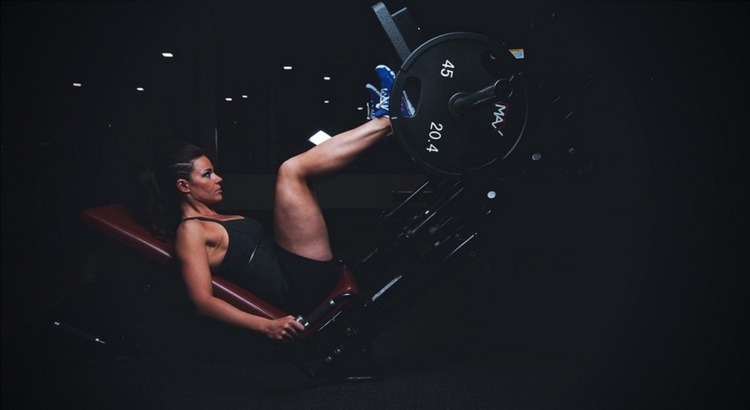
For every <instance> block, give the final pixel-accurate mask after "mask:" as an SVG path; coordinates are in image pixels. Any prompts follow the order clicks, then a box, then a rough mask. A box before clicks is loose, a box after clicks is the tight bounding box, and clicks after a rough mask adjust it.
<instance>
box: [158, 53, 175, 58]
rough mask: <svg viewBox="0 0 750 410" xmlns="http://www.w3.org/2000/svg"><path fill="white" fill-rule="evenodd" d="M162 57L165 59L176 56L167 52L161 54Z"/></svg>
mask: <svg viewBox="0 0 750 410" xmlns="http://www.w3.org/2000/svg"><path fill="white" fill-rule="evenodd" d="M161 56H162V57H165V58H172V57H174V54H172V53H169V52H165V53H161Z"/></svg>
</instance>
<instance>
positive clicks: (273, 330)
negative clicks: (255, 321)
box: [264, 315, 305, 342]
mask: <svg viewBox="0 0 750 410" xmlns="http://www.w3.org/2000/svg"><path fill="white" fill-rule="evenodd" d="M303 330H305V326H304V325H302V323H300V322H298V321H296V320H295V319H294V316H291V315H290V316H284V317H280V318H278V319H274V320H270V321H269V322H268V326H266V328H265V330H264V333H265V334H266V336H268V338H269V339H271V340H274V341H277V342H286V341H290V340H293V339H296V338H297V337H298V336H299V334H300V332H302V331H303Z"/></svg>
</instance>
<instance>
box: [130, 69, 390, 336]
mask: <svg viewBox="0 0 750 410" xmlns="http://www.w3.org/2000/svg"><path fill="white" fill-rule="evenodd" d="M376 72H377V73H378V76H379V77H380V79H381V91H380V93H379V94H378V95H376V96H373V101H371V102H370V105H371V107H374V109H371V110H369V109H368V113H370V114H368V117H369V118H368V121H367V122H366V123H364V124H362V125H360V126H358V127H356V128H354V129H351V130H349V131H346V132H343V133H341V134H338V135H336V136H334V137H333V138H331V139H329V140H327V141H325V142H323V143H321V144H320V145H317V146H315V147H313V148H311V149H310V150H308V151H306V152H303V153H301V154H299V155H297V156H295V157H292V158H290V159H288V160H286V161H285V162H284V163H283V164H281V166H280V167H279V169H278V174H277V179H276V187H275V194H274V209H273V235H269V234H267V233H266V232H265V231H264V227H263V226H261V224H260V223H259V222H257V221H255V220H253V219H248V218H245V217H243V216H240V215H222V214H220V213H218V212H217V211H216V210H215V209H214V207H215V206H216V205H217V204H219V202H221V200H222V190H221V185H220V184H221V181H222V178H221V177H220V176H219V175H218V174H217V173H216V172H215V170H214V168H213V165H212V164H211V161H210V160H209V159H208V157H206V155H205V154H204V153H203V151H202V150H201V149H200V148H199V147H196V146H194V145H192V144H189V143H186V142H180V141H172V142H170V143H167V144H164V146H163V147H162V150H161V151H160V153H159V154H157V158H156V161H155V164H154V166H153V167H152V169H150V170H148V171H147V172H146V173H145V174H144V175H143V182H144V187H145V188H146V193H147V199H148V206H147V214H148V216H149V219H150V222H151V225H152V230H153V231H154V233H155V234H158V235H162V236H167V237H170V238H174V240H175V253H176V259H177V261H178V264H179V268H180V272H181V275H182V279H183V281H184V283H185V285H186V288H187V292H188V296H189V298H190V300H191V301H192V303H193V304H194V305H195V307H196V308H197V311H198V313H199V314H201V315H204V316H207V317H210V318H213V319H218V320H220V321H223V322H225V323H228V324H230V325H235V326H240V327H244V328H247V329H251V330H253V331H256V332H259V333H260V334H263V335H265V336H266V337H268V338H269V339H271V340H274V341H284V340H290V339H293V338H295V337H296V336H297V335H298V334H299V332H301V331H303V330H304V326H303V325H302V324H300V323H298V322H297V321H296V320H295V316H293V315H289V316H286V317H282V318H279V319H275V320H270V319H266V318H263V317H260V316H255V315H252V314H249V313H246V312H244V311H242V310H240V309H237V308H235V307H234V306H232V305H230V304H229V303H227V302H225V301H224V300H222V299H219V298H216V297H214V296H213V294H212V286H211V275H219V276H224V277H226V278H227V279H230V280H232V281H234V282H235V283H238V284H239V285H241V286H243V287H246V288H247V289H248V290H250V291H252V292H253V293H255V294H257V295H258V296H259V297H261V298H263V299H264V300H266V301H268V302H270V303H272V304H273V305H275V306H276V307H278V308H280V309H282V310H284V311H286V312H290V313H302V314H304V313H307V311H309V310H311V309H312V308H313V307H314V306H315V305H316V304H317V303H319V302H320V301H321V300H322V299H323V297H324V296H325V295H326V294H328V292H329V291H330V290H331V289H332V288H333V286H334V285H335V283H336V281H337V278H338V271H337V269H336V266H335V262H334V261H333V254H332V251H331V245H330V241H329V237H328V228H327V227H326V223H325V220H324V218H323V213H322V210H321V208H320V206H319V204H318V201H317V199H316V197H315V194H314V192H313V189H312V183H313V182H314V181H315V180H318V179H320V178H324V177H327V176H330V175H332V174H334V173H335V172H336V171H339V170H341V169H342V168H344V167H345V166H346V165H348V164H349V163H351V162H352V161H353V160H354V159H355V158H356V157H357V156H358V155H359V154H360V153H362V152H363V151H365V150H366V149H367V148H369V147H371V146H372V145H373V144H375V143H377V142H378V141H380V140H382V139H383V138H384V137H385V136H387V135H388V134H390V133H391V122H390V119H389V117H388V96H389V95H390V89H391V86H392V84H393V72H391V70H390V69H388V67H386V66H378V67H377V68H376Z"/></svg>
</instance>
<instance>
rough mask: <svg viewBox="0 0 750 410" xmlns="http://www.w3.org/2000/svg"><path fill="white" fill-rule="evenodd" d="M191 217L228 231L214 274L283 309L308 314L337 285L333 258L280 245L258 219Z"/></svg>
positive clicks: (336, 272)
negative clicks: (307, 255) (312, 255)
mask: <svg viewBox="0 0 750 410" xmlns="http://www.w3.org/2000/svg"><path fill="white" fill-rule="evenodd" d="M190 219H198V220H200V221H209V222H215V223H218V224H220V225H221V226H223V227H224V229H226V231H227V234H228V236H229V244H228V246H227V253H226V255H225V256H224V260H223V261H222V262H221V265H220V266H219V270H218V271H217V272H216V273H215V274H216V275H217V276H221V277H224V278H226V279H228V280H230V281H232V282H234V283H236V284H238V285H240V286H242V287H243V288H245V289H247V290H249V291H250V292H252V293H253V294H255V295H256V296H258V297H260V298H261V299H263V300H265V301H266V302H269V303H270V304H271V305H273V306H275V307H277V308H279V309H281V310H282V311H285V312H288V313H290V314H307V313H309V312H310V311H311V310H312V309H313V308H314V307H315V306H317V305H318V304H319V303H320V302H321V301H322V299H323V297H324V296H325V295H326V294H328V292H329V291H330V290H331V289H332V288H333V287H334V286H335V285H336V282H337V280H338V269H337V267H336V263H335V262H334V261H333V260H331V261H317V260H312V259H308V258H304V257H302V256H299V255H295V254H293V253H291V252H289V251H287V250H285V249H283V248H281V247H279V246H278V245H277V244H276V241H274V239H273V237H272V236H271V235H269V234H268V233H267V232H266V230H265V228H264V227H263V224H261V223H260V222H258V221H257V220H255V219H251V218H242V219H230V220H226V221H222V220H218V219H212V218H206V217H201V216H196V217H191V218H185V219H183V221H187V220H190Z"/></svg>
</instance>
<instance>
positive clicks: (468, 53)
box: [389, 32, 528, 176]
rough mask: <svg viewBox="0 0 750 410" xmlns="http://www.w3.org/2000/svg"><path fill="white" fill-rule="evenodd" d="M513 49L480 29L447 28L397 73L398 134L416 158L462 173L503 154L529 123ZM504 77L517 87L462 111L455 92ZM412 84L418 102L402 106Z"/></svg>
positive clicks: (394, 115) (433, 168)
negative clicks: (408, 110)
mask: <svg viewBox="0 0 750 410" xmlns="http://www.w3.org/2000/svg"><path fill="white" fill-rule="evenodd" d="M516 68H517V65H516V62H515V59H514V57H513V56H512V54H511V53H510V52H509V51H508V50H507V49H505V48H503V47H501V46H500V44H499V43H497V42H494V41H492V40H491V39H489V38H488V37H486V36H483V35H480V34H475V33H464V32H458V33H448V34H444V35H441V36H438V37H435V38H433V39H431V40H429V41H427V42H425V43H424V44H422V45H421V46H419V47H418V48H417V49H416V50H414V52H412V54H411V55H410V56H409V57H408V58H407V59H406V61H404V63H403V64H402V66H401V67H400V69H399V72H398V73H397V74H396V81H395V83H394V85H393V90H392V93H391V99H392V101H391V108H390V112H389V114H390V116H391V123H392V125H393V130H394V134H395V135H396V137H397V138H398V139H399V141H400V143H401V144H402V145H403V146H404V148H405V149H406V150H407V152H408V153H409V155H410V156H411V157H412V159H414V160H415V161H416V162H417V163H419V164H421V165H422V166H423V167H425V168H426V169H427V170H428V171H430V172H434V173H438V174H441V175H449V176H460V175H462V174H464V173H465V172H468V171H474V170H477V169H480V168H483V167H486V166H487V165H489V164H491V163H493V162H495V161H496V160H498V159H504V158H506V157H507V156H508V155H510V153H511V152H512V151H513V149H514V148H515V146H516V145H517V144H518V142H519V141H520V139H521V137H522V135H523V131H524V128H525V127H526V120H527V111H528V100H527V92H526V88H525V85H524V83H523V80H522V78H521V77H520V76H519V75H518V73H517V72H516ZM500 79H507V80H510V83H511V85H512V87H513V91H512V93H511V94H510V95H509V96H507V97H506V98H503V99H501V100H500V101H497V102H487V103H483V104H480V105H477V106H474V107H472V108H471V109H467V110H464V111H462V112H461V113H460V115H455V114H454V113H452V112H451V110H450V103H449V101H450V100H451V97H453V96H454V95H456V94H457V93H465V94H471V93H474V92H477V91H480V90H483V89H486V88H487V87H489V86H492V85H493V84H494V83H495V82H496V81H498V80H500ZM404 91H406V93H407V95H408V96H409V97H408V98H409V100H410V101H411V102H412V103H413V105H414V107H415V112H414V114H412V115H407V114H403V113H401V109H400V106H401V103H402V99H403V98H402V95H403V94H402V93H403V92H404Z"/></svg>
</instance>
